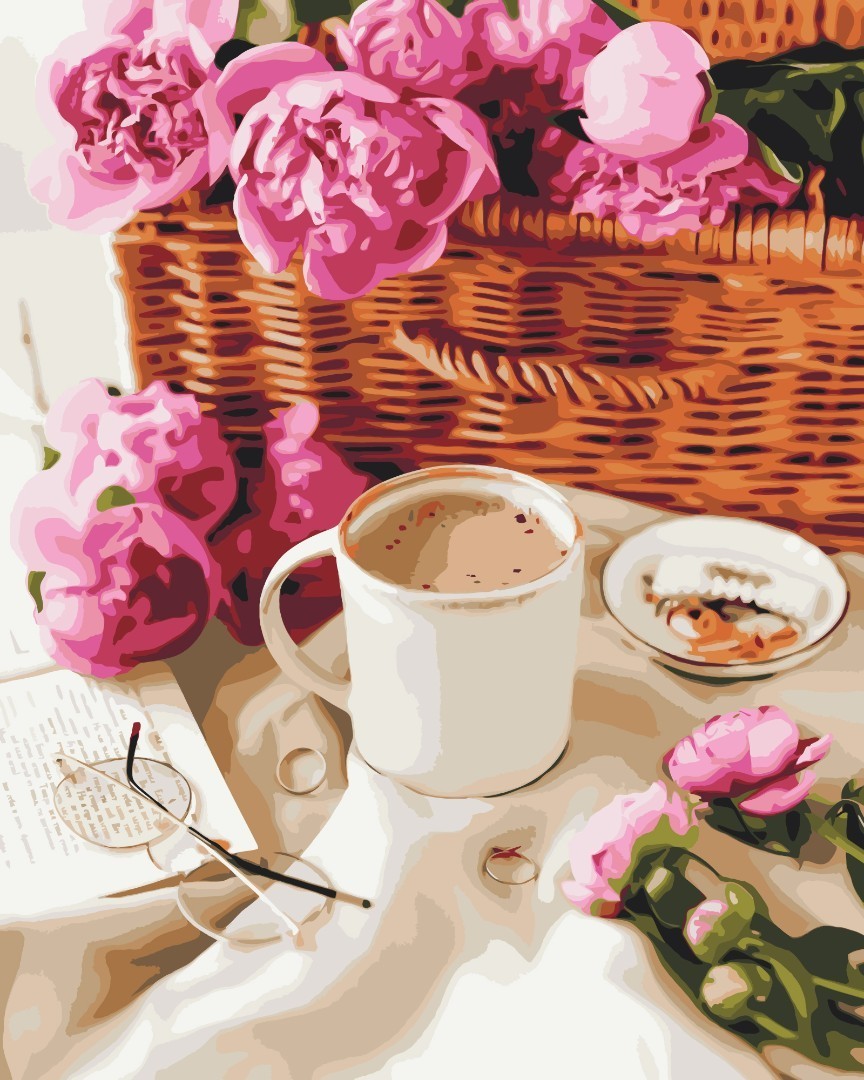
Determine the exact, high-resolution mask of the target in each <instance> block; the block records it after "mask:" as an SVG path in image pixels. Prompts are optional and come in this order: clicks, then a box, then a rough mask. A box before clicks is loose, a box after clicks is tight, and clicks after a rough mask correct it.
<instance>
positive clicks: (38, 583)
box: [27, 570, 45, 613]
mask: <svg viewBox="0 0 864 1080" xmlns="http://www.w3.org/2000/svg"><path fill="white" fill-rule="evenodd" d="M44 577H45V571H44V570H33V571H32V572H31V573H29V574H28V575H27V592H29V593H30V595H31V596H32V597H33V603H34V604H35V605H36V611H37V612H39V613H41V611H42V607H43V603H42V581H43V579H44Z"/></svg>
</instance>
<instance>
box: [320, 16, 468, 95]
mask: <svg viewBox="0 0 864 1080" xmlns="http://www.w3.org/2000/svg"><path fill="white" fill-rule="evenodd" d="M336 40H337V43H338V46H339V51H340V53H341V54H342V56H343V57H344V60H345V63H346V64H347V65H348V68H349V69H350V70H351V71H356V72H359V73H360V74H361V75H367V76H368V77H369V78H371V79H375V80H376V81H377V82H380V83H381V84H382V85H384V86H389V87H390V89H391V90H395V91H397V93H401V92H402V91H403V90H410V91H413V92H415V93H419V94H431V95H438V94H440V95H442V96H445V97H452V96H454V95H455V92H456V91H457V90H458V89H459V88H460V87H462V86H464V85H465V84H466V83H467V82H469V81H470V80H471V79H472V77H476V73H474V72H472V71H471V70H470V69H469V65H468V60H467V57H466V47H467V42H468V35H467V34H466V30H465V22H464V21H463V20H462V19H457V18H456V17H455V16H453V15H451V14H450V12H449V11H447V10H446V8H443V7H442V6H441V4H440V3H439V2H438V0H366V3H365V4H362V5H361V6H360V7H359V8H357V9H356V10H355V12H354V14H353V16H352V17H351V24H350V26H349V27H348V28H347V29H346V30H341V31H339V32H337V35H336Z"/></svg>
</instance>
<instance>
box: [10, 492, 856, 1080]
mask: <svg viewBox="0 0 864 1080" xmlns="http://www.w3.org/2000/svg"><path fill="white" fill-rule="evenodd" d="M571 495H572V499H573V503H574V505H575V507H576V509H577V512H578V513H579V514H580V517H581V518H582V520H583V521H584V522H585V523H586V525H587V539H588V545H589V547H588V576H589V588H588V590H587V593H586V597H585V603H584V616H585V617H584V621H583V628H582V633H581V637H580V640H579V642H578V649H579V654H580V659H581V663H582V670H581V674H580V677H579V680H578V683H577V692H576V703H575V712H574V726H573V738H572V741H571V745H570V748H569V750H568V752H567V755H566V756H565V758H564V759H563V760H562V761H561V762H560V764H559V765H558V766H556V768H555V769H554V770H553V771H552V772H551V773H550V774H548V775H547V776H546V777H544V778H543V779H542V780H541V781H540V782H538V783H537V784H535V785H532V786H531V787H529V788H526V789H524V790H522V791H520V792H517V793H515V794H513V795H509V796H502V797H499V798H496V799H466V800H444V799H429V798H426V797H423V796H419V795H416V794H414V793H412V792H410V791H407V790H405V789H404V788H402V787H400V786H399V785H398V784H395V783H392V782H390V781H388V780H386V779H385V778H383V777H380V776H378V775H377V774H376V773H374V772H372V771H371V770H370V769H368V768H367V767H366V766H365V764H364V763H363V762H362V761H360V760H359V759H357V758H356V757H354V756H353V754H351V753H349V754H348V755H347V769H346V755H345V749H346V745H347V742H348V739H349V738H350V732H349V731H348V729H347V726H346V723H345V721H344V718H333V717H332V716H330V714H329V713H327V712H326V711H325V710H324V709H323V708H322V707H321V706H320V705H319V704H318V703H317V702H316V701H315V700H314V699H310V698H308V697H307V696H306V695H305V694H304V693H303V692H302V691H300V690H298V689H297V688H295V687H293V686H291V685H289V684H288V683H287V682H286V681H285V679H284V678H283V677H282V676H281V675H279V674H278V673H277V672H276V671H275V670H274V668H273V665H272V663H271V661H270V660H269V657H268V656H267V655H266V653H263V652H255V653H252V654H251V655H246V656H244V657H243V658H242V659H240V660H239V662H236V663H233V664H231V663H230V657H231V654H232V650H231V649H230V648H228V647H226V646H225V644H224V641H223V639H222V638H220V637H219V636H218V635H216V634H214V633H211V634H210V635H208V638H207V639H206V640H203V639H202V642H200V643H199V645H198V646H196V648H195V649H194V650H192V652H191V654H189V655H187V656H186V657H184V658H181V660H180V661H179V662H178V663H177V664H176V665H175V670H176V671H177V674H178V678H180V680H181V684H182V685H184V688H185V689H186V692H187V696H188V697H189V698H190V701H191V702H192V703H193V706H196V707H197V708H198V709H199V710H203V709H204V707H205V702H207V701H208V699H209V698H210V696H211V695H210V688H209V687H208V686H207V685H206V678H207V674H208V673H212V672H213V670H214V669H219V668H220V667H221V668H223V669H224V666H225V665H226V664H228V665H229V669H228V671H227V673H226V675H225V676H224V678H223V680H222V682H221V684H220V685H219V687H218V688H217V689H216V692H215V695H213V700H212V704H211V705H210V707H209V709H208V710H207V715H206V717H205V718H204V731H205V734H206V736H207V738H208V742H209V744H210V746H211V748H212V749H213V752H214V754H215V755H216V757H217V760H218V761H219V763H220V765H221V766H222V768H223V771H224V773H225V775H226V776H227V778H228V782H229V784H230V786H231V788H232V790H233V792H234V794H235V797H236V798H237V800H238V802H239V804H240V807H241V809H242V811H243V812H244V814H245V815H246V818H247V820H248V821H249V823H250V825H251V826H252V829H253V832H255V834H256V836H257V838H258V841H259V843H260V845H261V846H262V848H265V849H277V848H278V847H281V848H282V849H283V850H290V851H295V852H301V851H304V852H305V853H306V857H307V858H308V859H310V861H313V862H316V863H317V864H318V865H319V866H320V867H321V868H322V869H323V870H325V871H326V873H327V874H328V875H329V876H330V877H331V879H333V880H334V882H335V883H336V884H337V885H338V886H340V887H342V888H344V889H346V890H349V891H351V892H354V893H356V894H359V895H364V896H369V897H371V898H373V899H374V906H373V908H372V909H371V910H370V911H362V910H359V909H355V908H352V907H348V906H345V905H336V906H335V907H334V909H333V912H332V914H331V916H330V917H329V919H328V920H327V921H326V922H325V923H324V924H323V925H322V926H321V928H320V930H319V931H318V932H317V934H316V940H315V946H314V948H313V949H311V950H305V951H304V950H298V949H296V948H294V947H293V946H292V945H288V946H278V947H273V948H272V949H271V948H268V949H259V950H257V951H254V952H250V953H239V952H238V951H236V950H232V949H231V948H230V947H228V946H225V945H221V944H213V945H208V943H207V942H206V940H202V939H201V938H200V937H198V936H197V935H196V934H195V933H194V932H193V931H191V930H190V929H189V928H188V927H186V925H185V923H184V922H183V920H182V918H180V917H179V916H178V915H177V913H176V910H175V909H174V907H173V901H172V899H171V896H170V893H169V894H166V890H160V891H159V892H158V893H154V894H151V895H149V896H144V897H134V898H127V899H123V900H119V901H118V900H112V901H103V902H100V903H99V904H96V905H93V906H92V907H91V908H89V909H86V910H82V911H80V912H78V913H76V914H75V915H72V916H70V917H69V918H68V919H62V920H58V919H46V920H42V921H40V922H39V923H38V924H35V925H30V926H26V927H20V928H17V929H15V930H14V931H11V932H7V933H5V934H4V935H2V948H3V952H2V954H0V983H2V982H3V981H5V982H6V983H7V984H8V985H9V987H10V989H9V990H8V1000H7V1006H6V1023H5V1033H4V1049H5V1052H6V1055H7V1057H8V1061H9V1068H10V1075H11V1076H12V1077H13V1078H14V1080H50V1078H57V1080H60V1078H62V1080H72V1078H75V1080H97V1078H104V1080H124V1078H129V1080H132V1078H135V1080H147V1078H151V1077H152V1078H154V1080H156V1078H159V1080H174V1078H177V1080H181V1078H182V1080H186V1078H189V1077H192V1078H198V1077H208V1078H209V1077H213V1078H216V1077H220V1078H221V1077H224V1078H226V1080H271V1078H272V1080H277V1078H283V1077H286V1078H294V1080H313V1078H314V1080H318V1078H324V1077H328V1078H329V1077H338V1078H340V1080H347V1078H349V1077H350V1078H361V1077H392V1078H395V1080H415V1078H416V1080H427V1078H428V1080H438V1078H439V1077H443V1076H448V1075H449V1076H452V1077H454V1080H463V1078H465V1080H468V1078H475V1077H486V1076H489V1077H492V1076H498V1077H502V1078H505V1080H511V1078H512V1080H516V1078H517V1077H518V1078H521V1077H524V1076H525V1075H526V1074H527V1075H538V1076H543V1077H549V1078H557V1077H570V1076H572V1077H580V1078H583V1077H584V1078H588V1077H590V1078H591V1080H595V1078H596V1080H601V1078H602V1080H619V1078H620V1080H638V1078H643V1077H644V1078H654V1077H656V1078H658V1080H661V1078H662V1080H679V1078H680V1080H691V1078H692V1077H695V1076H704V1077H705V1078H706V1080H709V1078H710V1080H725V1078H726V1077H748V1078H749V1077H752V1078H754V1080H755V1078H760V1077H767V1076H770V1075H774V1074H773V1073H772V1072H771V1071H770V1070H769V1069H768V1066H767V1065H766V1064H765V1062H764V1061H763V1060H762V1059H760V1058H759V1057H757V1056H756V1055H755V1054H753V1053H752V1052H751V1051H749V1050H748V1049H747V1048H746V1047H744V1046H743V1044H741V1043H740V1042H738V1041H737V1040H735V1039H733V1038H732V1037H727V1036H726V1035H725V1034H723V1033H722V1032H720V1031H718V1029H717V1028H715V1027H713V1026H712V1025H710V1024H709V1023H707V1022H706V1021H704V1020H703V1019H702V1018H701V1017H700V1016H699V1014H698V1013H697V1012H696V1010H695V1009H694V1008H693V1007H692V1005H690V1004H689V1002H688V1001H687V999H686V998H685V997H684V996H683V995H682V994H681V993H680V992H679V991H678V990H677V988H676V987H675V985H674V984H673V983H672V982H671V980H670V979H669V978H668V977H667V976H666V975H665V973H664V972H662V970H661V969H660V968H659V965H658V964H657V963H656V961H655V960H654V959H653V957H652V952H651V949H650V947H648V946H647V945H646V944H645V943H644V942H643V941H642V940H641V938H640V937H639V936H638V935H637V934H636V933H635V932H634V931H632V930H631V929H630V928H629V927H627V926H624V925H620V924H618V923H614V922H613V923H610V922H603V921H600V920H596V919H590V918H587V917H584V916H582V915H580V914H578V913H576V912H575V911H573V910H571V909H569V907H568V905H567V904H566V902H565V901H564V899H563V897H562V896H561V894H560V889H559V884H560V881H561V880H562V878H563V877H564V876H566V847H567V839H568V837H569V836H570V835H571V834H572V831H573V830H574V829H576V828H579V827H580V825H581V823H583V822H584V820H585V819H586V817H587V816H588V815H589V814H590V813H591V812H592V811H593V810H594V809H595V808H596V807H598V806H600V805H602V804H603V803H605V802H606V801H608V799H609V798H610V797H611V795H612V794H613V793H615V792H617V791H621V790H626V789H629V788H632V787H640V786H644V785H645V784H646V783H647V782H650V781H651V780H653V779H655V778H656V776H657V774H658V773H657V770H658V763H659V759H660V757H661V756H662V753H663V752H664V751H665V749H666V748H667V747H668V746H669V745H671V743H672V742H673V741H674V740H675V739H676V738H678V737H680V736H681V735H682V734H684V733H685V732H686V731H689V730H690V728H691V727H692V726H693V725H694V724H695V723H697V722H699V721H702V720H705V719H707V718H708V717H709V716H711V715H713V714H714V713H716V712H719V711H723V710H725V709H727V708H734V707H737V706H742V705H749V704H768V703H773V704H777V705H781V706H783V707H785V708H787V709H788V710H789V711H790V712H791V713H792V714H793V715H794V716H795V717H796V719H798V720H799V722H800V723H801V724H802V725H804V726H805V727H806V728H810V729H812V730H813V731H816V732H821V731H828V730H830V731H834V732H835V733H836V735H837V745H836V746H835V748H834V749H832V751H831V754H830V755H829V758H828V759H827V761H826V763H825V767H824V769H823V772H824V776H825V783H826V784H828V783H829V782H830V779H831V778H834V779H844V778H846V777H848V776H850V775H853V774H855V772H856V771H857V770H858V768H859V767H860V766H859V763H860V761H861V759H862V756H864V727H862V725H861V717H862V716H864V689H862V682H861V675H860V674H859V673H858V671H859V665H860V657H861V655H862V646H864V625H862V623H864V620H862V611H864V559H862V558H860V557H857V556H846V557H845V558H843V559H842V560H840V561H841V565H842V567H843V569H844V572H845V574H846V576H847V578H848V580H849V582H850V585H851V587H852V612H851V614H850V616H849V617H848V618H847V620H846V622H845V624H844V625H843V627H842V628H841V629H839V630H838V631H837V633H836V635H835V638H834V641H833V642H832V645H831V647H830V648H829V649H828V650H826V651H825V652H824V653H823V654H822V655H821V656H820V657H818V658H817V659H816V660H814V661H813V662H811V663H810V664H809V665H807V666H805V667H801V668H799V669H797V670H794V671H791V672H788V673H786V674H784V675H782V676H778V677H776V678H774V679H770V680H767V681H762V682H757V683H751V684H737V685H734V686H730V687H723V688H716V687H709V686H705V685H702V684H700V683H694V682H690V681H686V680H684V679H681V678H679V677H677V676H675V675H672V674H670V673H668V672H667V671H665V670H663V669H661V668H659V667H657V666H655V665H654V664H653V663H652V662H651V661H650V660H649V659H648V658H646V657H645V656H644V655H643V654H642V653H641V652H640V651H638V650H637V649H636V648H634V647H633V646H632V645H630V644H626V643H624V642H623V641H622V637H621V633H620V631H619V630H618V629H617V625H616V624H615V623H614V621H613V620H611V618H610V616H609V615H608V613H606V612H605V609H604V607H603V604H602V600H601V598H600V594H599V587H598V584H597V582H598V574H599V571H600V568H601V566H602V564H603V562H604V560H605V558H606V557H607V555H608V553H609V551H610V550H611V548H612V547H613V546H614V545H615V544H616V543H617V542H618V540H619V539H620V537H621V536H622V535H624V534H626V533H628V532H631V531H632V530H634V529H635V528H638V527H640V526H642V525H644V524H646V523H648V522H651V521H653V520H655V519H656V518H657V517H658V516H659V515H657V514H655V513H653V512H651V511H648V510H645V509H643V508H638V507H634V506H631V505H628V504H625V503H622V502H621V501H619V500H615V499H609V498H606V497H604V496H598V495H593V494H590V493H584V492H572V493H571ZM341 633H342V631H341V623H340V622H339V620H336V622H334V623H332V624H330V625H329V626H328V627H326V628H325V629H324V630H323V631H321V632H320V633H319V634H318V635H317V637H316V639H315V640H314V642H313V648H314V649H315V650H316V652H317V655H318V657H319V659H320V661H321V662H322V663H327V662H329V661H331V660H332V659H333V658H334V657H338V656H339V655H340V652H341V648H342V644H341V642H342V638H341ZM220 650H222V653H221V655H222V659H221V660H220ZM234 655H235V657H236V651H235V652H234ZM526 678H530V672H526ZM526 722H530V717H528V718H526ZM297 746H313V747H316V748H319V749H321V750H322V752H323V753H324V754H325V757H326V758H327V760H328V766H329V772H328V780H327V783H326V785H325V787H324V788H323V789H322V790H320V791H318V792H316V793H315V794H313V795H311V796H302V797H297V796H290V795H288V794H286V793H284V792H282V791H281V789H279V787H278V785H277V783H276V780H275V767H276V763H277V762H278V760H279V759H280V757H281V756H282V755H283V754H284V753H286V752H287V751H288V750H290V749H291V748H293V747H297ZM511 844H521V845H522V848H523V850H524V851H525V852H526V853H527V854H530V855H531V856H532V858H534V859H535V860H536V861H537V862H538V863H539V864H540V865H541V867H542V872H541V875H540V878H539V880H538V881H537V882H536V883H535V885H532V886H528V887H524V888H514V889H506V888H504V887H498V886H495V885H493V884H492V883H490V882H489V880H488V878H484V877H483V875H482V873H481V866H482V861H483V858H484V856H485V854H486V853H487V852H488V851H489V849H490V848H491V847H492V846H493V845H495V846H509V845H511ZM703 854H706V855H707V856H708V857H709V859H711V860H712V861H713V862H714V863H715V865H716V866H717V868H718V870H719V871H720V872H721V873H725V874H729V875H735V874H740V875H741V876H746V877H749V878H750V879H751V880H753V881H755V882H756V883H757V886H758V887H760V888H762V890H763V891H764V892H765V893H766V894H767V895H771V897H772V914H774V915H775V917H776V919H777V921H778V923H780V924H781V925H782V926H784V928H785V929H787V930H788V931H789V932H792V933H799V932H801V931H803V930H804V929H806V928H807V927H808V926H810V925H812V924H813V923H814V922H815V921H829V922H834V923H839V924H841V925H847V926H851V927H855V928H857V929H859V930H860V931H862V932H864V911H862V908H861V906H860V904H859V903H858V902H857V901H856V900H855V899H854V898H853V897H852V896H851V894H849V893H848V891H847V890H846V888H845V884H844V876H843V873H844V872H843V867H842V862H838V861H837V860H832V861H830V862H827V863H826V864H825V865H821V866H818V867H813V866H809V867H808V868H806V869H805V870H804V871H799V870H798V869H797V867H796V864H794V863H793V862H792V861H791V860H784V859H779V858H776V857H774V856H770V855H767V854H765V853H762V852H752V851H749V850H747V849H745V848H743V846H742V845H739V844H736V843H735V842H734V841H732V840H730V839H728V838H724V837H720V836H717V835H716V834H715V835H712V836H711V837H709V838H708V845H707V847H706V848H705V849H704V850H703ZM16 972H17V977H16V975H15V973H16ZM773 1060H774V1063H775V1065H776V1064H778V1063H780V1064H784V1063H787V1064H788V1068H789V1072H788V1075H790V1076H795V1077H796V1080H797V1078H800V1080H805V1078H808V1077H810V1076H813V1075H816V1074H815V1073H814V1072H813V1070H812V1068H811V1067H810V1066H809V1065H806V1064H804V1065H802V1064H800V1063H798V1064H795V1063H792V1064H789V1059H788V1057H786V1056H783V1055H780V1056H779V1057H778V1056H776V1055H775V1057H774V1058H773ZM818 1075H820V1076H825V1075H830V1074H829V1073H826V1071H825V1070H822V1071H820V1072H819V1073H818Z"/></svg>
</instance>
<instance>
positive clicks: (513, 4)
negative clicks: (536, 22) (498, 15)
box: [504, 0, 519, 19]
mask: <svg viewBox="0 0 864 1080" xmlns="http://www.w3.org/2000/svg"><path fill="white" fill-rule="evenodd" d="M504 7H505V8H506V9H507V14H508V15H509V16H510V18H511V19H518V18H519V0H504Z"/></svg>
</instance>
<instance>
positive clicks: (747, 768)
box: [739, 708, 799, 780]
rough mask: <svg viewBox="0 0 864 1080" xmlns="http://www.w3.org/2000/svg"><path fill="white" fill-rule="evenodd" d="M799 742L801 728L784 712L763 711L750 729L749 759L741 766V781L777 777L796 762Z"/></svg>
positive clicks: (760, 711)
mask: <svg viewBox="0 0 864 1080" xmlns="http://www.w3.org/2000/svg"><path fill="white" fill-rule="evenodd" d="M798 740H799V734H798V725H797V724H796V723H795V722H794V721H793V720H792V719H790V717H788V716H787V715H786V713H785V712H783V711H782V709H775V708H768V709H760V710H759V719H758V720H757V721H756V722H754V723H752V724H751V725H750V727H749V730H748V742H749V754H748V759H749V760H747V761H744V762H742V763H741V764H742V768H741V769H740V770H739V772H740V775H741V779H742V780H746V779H747V777H748V776H750V777H752V778H753V779H754V780H758V779H761V778H762V777H771V776H776V775H777V773H778V772H781V771H782V770H783V769H784V768H785V767H786V766H788V765H789V764H791V762H792V761H794V759H795V755H796V754H797V752H798Z"/></svg>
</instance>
